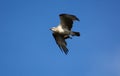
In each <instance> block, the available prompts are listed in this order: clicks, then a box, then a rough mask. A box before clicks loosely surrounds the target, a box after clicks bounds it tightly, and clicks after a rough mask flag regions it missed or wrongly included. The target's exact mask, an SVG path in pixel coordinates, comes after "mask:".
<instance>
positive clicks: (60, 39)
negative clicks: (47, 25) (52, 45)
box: [52, 33, 69, 54]
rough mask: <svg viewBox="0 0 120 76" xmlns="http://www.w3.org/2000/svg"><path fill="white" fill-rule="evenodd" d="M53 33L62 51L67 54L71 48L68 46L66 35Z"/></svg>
mask: <svg viewBox="0 0 120 76" xmlns="http://www.w3.org/2000/svg"><path fill="white" fill-rule="evenodd" d="M52 35H53V37H54V39H55V41H56V43H57V45H58V47H59V48H60V49H61V51H63V52H64V53H65V54H67V53H68V51H69V50H68V49H67V47H66V45H67V43H66V41H65V39H64V36H63V35H60V34H58V33H53V34H52Z"/></svg>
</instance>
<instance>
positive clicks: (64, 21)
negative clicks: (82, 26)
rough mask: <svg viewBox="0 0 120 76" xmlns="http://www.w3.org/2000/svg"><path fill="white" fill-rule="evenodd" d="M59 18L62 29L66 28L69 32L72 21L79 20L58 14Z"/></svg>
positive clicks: (71, 16) (73, 16)
mask: <svg viewBox="0 0 120 76" xmlns="http://www.w3.org/2000/svg"><path fill="white" fill-rule="evenodd" d="M59 16H60V20H61V22H60V24H61V25H62V27H64V28H67V29H69V30H71V28H72V25H73V21H74V20H77V21H79V19H78V18H77V17H76V16H75V15H70V14H60V15H59Z"/></svg>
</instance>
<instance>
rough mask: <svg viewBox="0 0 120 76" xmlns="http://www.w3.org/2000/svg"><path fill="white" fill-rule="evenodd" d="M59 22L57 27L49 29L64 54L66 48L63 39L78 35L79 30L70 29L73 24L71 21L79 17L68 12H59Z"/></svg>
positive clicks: (66, 51) (66, 50)
mask: <svg viewBox="0 0 120 76" xmlns="http://www.w3.org/2000/svg"><path fill="white" fill-rule="evenodd" d="M59 16H60V20H61V22H60V24H59V25H58V26H57V27H52V28H51V30H52V31H53V37H54V38H55V40H56V43H57V44H58V46H59V48H60V49H61V50H62V51H64V53H65V54H67V53H68V49H67V48H66V45H67V43H66V41H65V39H68V38H71V37H70V36H80V33H79V32H74V31H71V29H72V26H73V21H74V20H77V21H79V19H78V18H77V17H76V16H74V15H70V14H60V15H59Z"/></svg>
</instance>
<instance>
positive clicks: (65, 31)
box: [57, 25, 70, 34]
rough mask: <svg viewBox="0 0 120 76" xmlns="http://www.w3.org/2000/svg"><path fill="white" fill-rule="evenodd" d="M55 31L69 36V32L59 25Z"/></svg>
mask: <svg viewBox="0 0 120 76" xmlns="http://www.w3.org/2000/svg"><path fill="white" fill-rule="evenodd" d="M57 31H59V32H60V33H65V34H70V31H69V30H68V29H66V28H62V26H61V25H58V26H57Z"/></svg>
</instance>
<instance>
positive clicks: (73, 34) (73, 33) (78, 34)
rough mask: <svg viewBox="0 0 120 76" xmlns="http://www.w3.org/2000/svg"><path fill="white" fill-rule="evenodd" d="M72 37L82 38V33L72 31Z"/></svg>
mask: <svg viewBox="0 0 120 76" xmlns="http://www.w3.org/2000/svg"><path fill="white" fill-rule="evenodd" d="M71 35H72V36H80V32H74V31H72V33H71Z"/></svg>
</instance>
